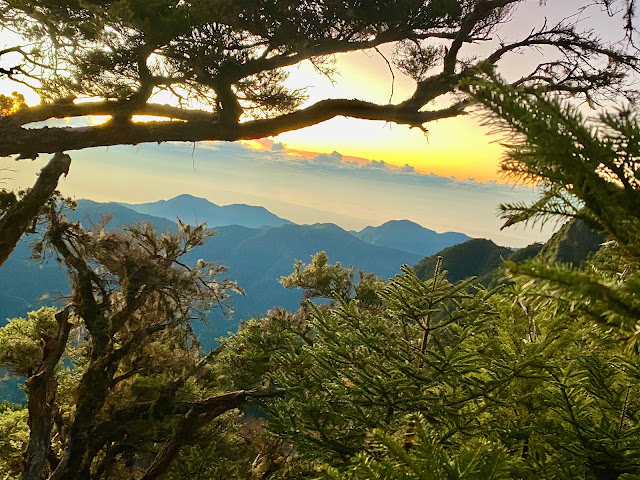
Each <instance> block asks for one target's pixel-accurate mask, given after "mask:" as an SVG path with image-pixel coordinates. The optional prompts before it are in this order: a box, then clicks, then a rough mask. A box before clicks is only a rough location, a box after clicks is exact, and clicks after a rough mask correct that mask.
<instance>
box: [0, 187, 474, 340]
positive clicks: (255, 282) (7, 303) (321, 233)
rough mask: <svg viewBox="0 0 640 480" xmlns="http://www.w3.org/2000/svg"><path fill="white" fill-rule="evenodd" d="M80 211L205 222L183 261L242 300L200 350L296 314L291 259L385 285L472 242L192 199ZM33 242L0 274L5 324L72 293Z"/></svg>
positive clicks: (80, 217) (82, 204)
mask: <svg viewBox="0 0 640 480" xmlns="http://www.w3.org/2000/svg"><path fill="white" fill-rule="evenodd" d="M77 205H78V206H77V209H76V210H75V211H73V212H69V214H68V215H69V217H70V218H72V219H74V220H76V221H81V222H82V223H83V224H84V225H85V228H88V227H90V225H91V223H94V224H95V223H97V222H99V221H100V218H101V216H107V215H110V216H111V220H110V222H109V224H108V228H118V227H121V226H123V225H126V224H132V223H136V222H141V221H144V222H149V223H151V224H152V225H153V226H154V227H155V228H156V229H157V230H159V231H177V229H178V226H177V223H176V220H175V218H176V217H180V218H181V219H183V220H184V221H186V222H187V223H192V222H193V221H194V220H196V219H197V220H198V221H205V220H206V221H207V222H208V225H209V226H211V227H215V230H216V231H217V232H218V233H217V235H216V236H215V237H212V238H210V239H209V240H208V241H207V242H206V244H205V245H203V246H202V247H199V248H197V249H195V250H193V251H192V252H190V253H189V254H188V256H187V258H186V260H187V261H188V262H189V263H195V262H196V261H197V259H198V258H204V259H207V260H210V261H215V262H218V263H220V264H223V265H225V266H227V267H228V269H229V271H228V272H227V276H228V277H229V278H230V279H233V280H236V281H237V282H238V284H239V285H240V286H241V287H242V288H243V289H244V290H245V293H246V294H245V296H244V297H241V296H239V295H234V296H233V298H232V300H231V305H232V306H233V307H234V308H235V309H236V312H235V314H234V315H233V317H232V318H225V317H224V316H223V315H222V313H221V311H220V309H216V310H215V311H213V312H212V313H211V316H210V321H211V324H212V329H207V328H205V327H204V326H202V325H200V326H199V327H197V330H198V331H199V332H200V336H201V340H202V341H203V344H204V346H205V347H209V346H212V345H213V343H214V338H216V337H218V336H221V335H225V334H226V333H227V331H232V330H235V328H236V327H237V324H238V322H240V321H241V320H247V319H249V318H251V316H254V315H255V316H260V315H263V314H265V313H266V311H267V310H268V309H270V308H273V307H283V308H286V309H290V310H295V309H297V306H298V303H299V302H300V298H301V292H299V291H295V290H286V289H284V288H283V287H282V286H281V285H280V284H279V282H278V281H279V279H280V277H281V276H283V275H288V274H289V273H291V271H292V269H293V263H294V261H295V260H301V261H303V262H304V263H308V262H309V261H310V258H311V256H312V255H313V254H315V253H316V252H318V251H321V250H324V251H326V252H327V254H328V256H329V260H330V262H332V263H334V262H340V263H341V264H342V265H345V266H348V265H353V266H354V267H355V269H356V271H357V270H358V269H364V270H366V271H368V272H372V273H375V274H376V275H378V276H380V277H382V278H385V279H387V278H390V277H392V276H393V275H395V274H396V273H399V271H400V266H401V265H403V264H408V265H415V264H417V263H418V262H419V261H420V260H421V259H422V258H424V257H425V256H428V255H430V254H432V253H435V252H437V251H439V250H440V249H441V248H442V245H452V244H454V243H456V242H458V243H459V242H462V241H465V240H466V239H468V238H469V237H467V236H466V235H463V234H455V233H447V234H438V233H436V232H433V231H431V230H428V229H426V228H424V227H421V226H419V225H417V224H415V223H412V222H409V221H398V222H395V221H393V222H387V223H386V224H384V225H381V226H379V227H367V228H365V229H363V230H362V231H361V232H347V231H345V230H344V229H342V228H340V227H339V226H337V225H334V224H315V225H296V224H293V223H291V222H290V221H288V220H286V219H283V218H280V217H278V216H276V215H274V214H272V213H271V212H269V211H268V210H266V209H264V208H262V207H252V206H249V205H230V206H227V207H220V206H217V205H214V204H212V203H210V202H208V201H207V200H205V199H201V198H197V197H192V196H190V195H180V196H179V197H176V198H173V199H171V200H167V201H160V202H153V203H147V204H138V205H130V206H126V205H123V204H118V203H98V202H93V201H90V200H79V201H78V202H77ZM136 210H138V211H136ZM160 214H161V215H160ZM171 218H173V221H172V220H171ZM30 242H31V239H30V238H27V239H26V240H23V241H21V242H20V244H19V245H18V247H17V248H16V250H15V251H14V253H13V254H12V255H11V257H10V258H9V260H8V261H7V262H6V263H5V264H4V265H3V266H2V267H1V268H0V270H1V271H2V275H0V322H2V323H3V322H4V319H5V318H8V317H14V316H24V315H25V314H26V312H28V311H29V310H33V309H37V308H39V307H40V306H43V305H49V304H51V303H52V301H53V300H54V299H55V298H56V297H59V296H60V295H61V294H66V293H68V292H69V285H68V280H67V276H66V273H65V271H64V269H62V268H60V266H59V265H58V264H57V263H56V262H55V261H54V260H53V259H50V260H49V261H47V262H44V263H36V262H34V261H32V260H29V257H30V253H31V252H30V247H29V243H30ZM419 252H422V253H419ZM40 298H42V299H43V301H42V302H39V301H38V299H40ZM212 330H213V331H212Z"/></svg>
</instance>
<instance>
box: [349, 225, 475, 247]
mask: <svg viewBox="0 0 640 480" xmlns="http://www.w3.org/2000/svg"><path fill="white" fill-rule="evenodd" d="M353 234H354V235H355V236H356V237H357V238H359V239H360V240H363V241H365V242H367V243H371V244H373V245H379V246H381V247H389V248H395V249H397V250H403V251H405V252H410V253H415V254H416V255H422V256H428V255H432V254H434V253H436V252H439V251H440V250H442V249H444V248H447V247H450V246H452V245H457V244H459V243H463V242H466V241H467V240H470V239H471V237H469V236H467V235H465V234H463V233H456V232H446V233H437V232H434V231H433V230H429V229H428V228H424V227H422V226H420V225H418V224H417V223H414V222H411V221H409V220H392V221H389V222H386V223H384V224H382V225H380V226H379V227H366V228H364V229H363V230H361V231H360V232H355V233H353Z"/></svg>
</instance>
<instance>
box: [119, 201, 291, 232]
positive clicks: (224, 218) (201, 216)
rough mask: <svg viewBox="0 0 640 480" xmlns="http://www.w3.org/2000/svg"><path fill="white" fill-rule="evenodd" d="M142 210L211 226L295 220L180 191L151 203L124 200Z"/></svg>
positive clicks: (262, 224) (274, 224)
mask: <svg viewBox="0 0 640 480" xmlns="http://www.w3.org/2000/svg"><path fill="white" fill-rule="evenodd" d="M120 205H123V206H125V207H127V208H130V209H131V210H134V211H136V212H138V213H143V214H147V215H153V216H155V217H160V218H165V219H167V220H171V221H172V222H176V218H180V219H181V220H182V221H183V222H185V223H188V224H191V225H193V224H195V223H202V222H205V221H206V222H207V224H208V225H209V226H210V227H220V226H226V225H241V226H244V227H249V228H259V227H278V226H281V225H288V224H290V223H291V222H290V221H289V220H286V219H284V218H280V217H278V216H277V215H274V214H273V213H271V212H270V211H269V210H267V209H266V208H264V207H255V206H251V205H244V204H235V205H226V206H222V207H221V206H218V205H216V204H215V203H211V202H210V201H209V200H207V199H206V198H199V197H194V196H192V195H187V194H184V195H178V196H177V197H174V198H171V199H169V200H159V201H157V202H151V203H138V204H129V203H121V204H120Z"/></svg>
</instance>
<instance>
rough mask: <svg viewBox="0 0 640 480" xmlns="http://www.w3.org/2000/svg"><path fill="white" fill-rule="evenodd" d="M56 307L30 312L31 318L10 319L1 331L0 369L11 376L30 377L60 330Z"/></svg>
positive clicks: (29, 316)
mask: <svg viewBox="0 0 640 480" xmlns="http://www.w3.org/2000/svg"><path fill="white" fill-rule="evenodd" d="M55 313H56V309H55V308H50V307H43V308H41V309H40V310H38V311H36V312H29V314H28V318H26V319H24V318H11V319H8V322H7V324H6V325H5V326H4V327H2V328H0V367H1V368H4V369H6V370H8V371H9V372H10V373H11V374H12V375H18V376H23V377H28V376H30V375H31V374H32V373H33V372H34V371H35V370H36V369H37V368H38V366H39V365H40V362H41V361H42V354H43V347H44V342H45V340H46V339H47V338H50V337H54V336H55V335H56V334H57V331H58V325H57V323H56V320H55Z"/></svg>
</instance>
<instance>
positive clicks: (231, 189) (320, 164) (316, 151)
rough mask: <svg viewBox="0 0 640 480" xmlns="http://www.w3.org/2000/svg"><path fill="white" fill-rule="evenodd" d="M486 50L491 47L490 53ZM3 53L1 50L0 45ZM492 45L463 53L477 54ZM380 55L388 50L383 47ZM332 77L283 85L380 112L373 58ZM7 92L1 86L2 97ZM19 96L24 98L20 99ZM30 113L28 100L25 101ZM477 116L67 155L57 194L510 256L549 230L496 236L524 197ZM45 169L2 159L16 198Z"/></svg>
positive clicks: (534, 17)
mask: <svg viewBox="0 0 640 480" xmlns="http://www.w3.org/2000/svg"><path fill="white" fill-rule="evenodd" d="M584 3H585V2H584V1H578V0H549V1H548V2H547V4H546V6H541V5H540V2H539V1H538V0H531V1H529V2H527V3H525V4H524V5H522V6H520V7H519V9H518V10H517V12H516V13H515V15H514V17H513V20H512V21H511V22H508V23H505V24H504V25H503V26H501V28H500V30H499V31H498V32H497V34H496V36H495V38H496V41H499V40H500V39H501V40H503V41H508V40H512V39H515V38H518V37H521V35H522V32H523V31H529V30H531V29H532V28H533V27H534V26H536V25H538V26H539V25H540V24H541V23H542V22H543V21H544V18H545V17H548V18H549V22H553V21H554V20H557V19H560V18H563V17H565V16H567V15H568V14H569V13H571V12H574V11H576V10H577V7H578V6H579V5H581V4H584ZM579 20H580V22H582V24H583V25H584V26H585V27H587V26H589V25H597V27H598V31H599V32H601V35H603V37H605V38H611V39H613V38H620V37H622V36H623V32H622V28H621V25H620V23H619V21H613V20H610V19H608V18H607V17H606V16H605V15H602V14H598V13H597V9H595V10H588V11H587V12H586V13H584V14H583V15H582V16H581V17H580V19H579ZM494 45H495V44H494ZM0 47H1V45H0ZM487 48H490V46H489V45H487V46H481V47H476V49H475V50H474V49H469V50H468V51H467V52H466V53H467V55H474V54H478V53H482V51H483V49H487ZM381 51H382V53H383V54H385V55H390V51H391V49H390V48H388V47H382V48H381ZM547 54H548V52H545V51H544V50H540V51H528V52H527V53H523V54H515V55H511V56H509V57H506V58H505V60H504V61H503V63H502V64H500V65H499V66H500V68H501V72H502V73H503V75H506V76H507V77H509V76H516V75H517V74H518V72H522V71H523V69H526V68H527V66H531V65H535V64H537V63H539V62H541V61H543V60H544V59H545V55H547ZM335 67H336V70H337V71H338V75H337V76H336V77H335V78H333V82H332V81H330V80H329V79H327V78H325V77H322V76H320V75H318V74H316V73H315V72H314V71H313V68H312V66H311V65H310V64H309V63H308V62H305V63H302V64H300V65H299V66H295V67H291V68H289V74H290V76H289V79H288V81H287V82H288V85H290V86H291V87H296V88H300V87H307V92H308V95H309V100H308V103H313V102H315V101H317V100H319V99H322V98H328V97H333V98H359V99H363V100H371V101H376V102H382V103H385V102H388V101H389V98H390V95H391V90H392V75H391V73H390V71H389V67H388V65H387V63H386V61H385V59H384V58H383V57H382V56H381V55H380V54H379V53H377V52H376V51H373V50H372V51H367V52H358V53H353V54H345V55H338V56H337V57H336V64H335ZM394 77H395V81H393V97H392V99H391V101H392V102H393V103H395V102H398V101H401V100H403V99H404V98H406V97H407V96H408V95H409V94H410V93H411V92H412V81H411V80H410V79H409V78H407V77H405V76H403V75H402V74H401V73H400V72H399V71H395V72H394ZM15 89H16V87H15V86H12V85H9V84H7V83H6V82H5V83H2V84H0V92H1V93H10V92H11V91H12V90H15ZM24 93H25V94H27V92H24ZM27 101H28V103H29V104H35V103H38V101H39V100H38V99H37V97H34V96H33V95H28V94H27ZM479 122H480V121H479V119H478V118H477V116H474V115H469V116H465V117H459V118H455V119H449V120H442V121H439V122H436V123H431V124H428V125H427V127H428V130H429V134H428V136H425V135H424V134H423V132H421V131H419V130H417V129H410V128H408V127H404V126H398V125H393V124H386V123H384V122H372V121H364V120H353V119H345V118H336V119H333V120H330V121H327V122H324V123H322V124H320V125H317V126H314V127H308V128H305V129H301V130H298V131H294V132H288V133H285V134H281V135H279V136H277V137H275V138H269V139H263V140H260V141H252V142H244V143H242V144H240V143H236V144H224V143H201V144H197V145H184V144H183V145H177V144H176V145H174V144H163V145H160V146H157V145H143V146H138V147H111V148H99V149H91V150H84V151H79V152H70V153H71V156H72V159H73V163H72V166H71V172H70V174H69V176H68V178H67V179H65V180H63V181H62V182H61V184H60V189H61V190H62V192H63V193H64V194H66V195H70V196H74V197H76V198H90V199H94V200H97V201H122V202H147V201H154V200H159V199H166V198H170V197H172V196H175V195H178V194H181V193H191V194H193V195H198V196H202V197H206V198H208V199H209V200H211V201H212V202H215V203H217V204H220V205H225V204H231V203H248V204H254V205H262V206H265V207H266V208H268V209H269V210H271V211H273V212H274V213H276V214H278V215H280V216H282V217H285V218H288V219H290V220H292V221H294V222H297V223H315V222H333V223H337V224H338V225H340V226H342V227H344V228H347V229H361V228H363V227H364V226H366V225H379V224H381V223H383V222H384V221H387V220H390V219H402V218H407V219H410V220H413V221H416V222H418V223H420V224H422V225H424V226H425V227H428V228H431V229H434V230H436V231H451V230H454V231H460V232H463V233H467V234H469V235H472V236H481V237H487V238H492V239H494V240H495V241H496V242H499V243H502V244H505V245H509V246H523V245H525V244H527V243H530V242H531V241H534V240H544V239H545V238H547V237H548V236H549V234H550V230H549V229H547V230H545V231H544V232H541V231H540V230H539V229H534V230H531V229H529V230H524V229H522V228H518V229H516V230H507V231H502V232H501V231H500V230H499V225H500V221H499V220H498V219H497V218H496V209H497V205H498V203H500V202H503V201H518V200H531V199H533V198H534V195H533V192H532V191H531V190H530V189H526V188H524V187H517V188H514V187H512V186H510V185H505V184H504V179H503V178H502V177H501V176H500V174H499V172H498V170H499V160H500V158H501V155H502V147H501V146H500V145H499V144H498V143H497V140H499V139H498V138H496V137H491V136H488V135H487V133H488V131H487V129H486V128H484V127H480V125H479ZM43 164H44V159H42V160H38V161H36V162H29V161H21V162H19V163H15V162H14V161H13V160H11V159H6V158H5V159H0V168H4V169H6V170H4V171H3V172H0V177H3V178H4V185H2V186H5V187H11V188H17V187H20V188H25V187H28V186H29V185H31V184H32V183H33V181H34V175H35V173H36V172H37V171H38V170H39V169H40V168H42V166H43Z"/></svg>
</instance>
